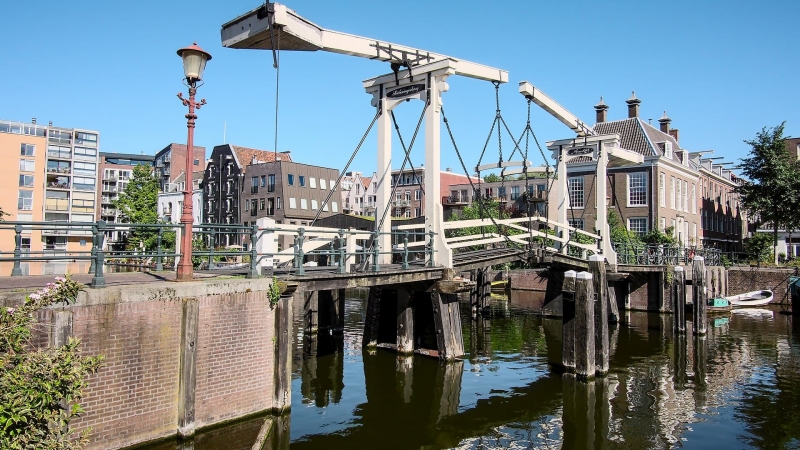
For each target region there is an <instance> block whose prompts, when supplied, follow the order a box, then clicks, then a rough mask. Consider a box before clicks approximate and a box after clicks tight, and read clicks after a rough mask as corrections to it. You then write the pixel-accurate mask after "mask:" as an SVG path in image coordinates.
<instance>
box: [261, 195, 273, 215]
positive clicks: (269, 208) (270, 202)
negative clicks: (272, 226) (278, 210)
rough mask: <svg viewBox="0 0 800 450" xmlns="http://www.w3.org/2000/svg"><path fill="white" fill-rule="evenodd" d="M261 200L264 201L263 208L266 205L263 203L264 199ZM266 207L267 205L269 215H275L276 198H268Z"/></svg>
mask: <svg viewBox="0 0 800 450" xmlns="http://www.w3.org/2000/svg"><path fill="white" fill-rule="evenodd" d="M261 201H262V204H261V209H262V210H263V209H264V206H265V205H264V204H263V202H264V199H263V198H262V199H261ZM266 207H267V215H268V216H274V215H275V199H274V198H268V199H267V202H266Z"/></svg>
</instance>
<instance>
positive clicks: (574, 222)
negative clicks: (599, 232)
mask: <svg viewBox="0 0 800 450" xmlns="http://www.w3.org/2000/svg"><path fill="white" fill-rule="evenodd" d="M567 223H569V226H571V227H573V228H577V229H579V230H582V229H583V219H567Z"/></svg>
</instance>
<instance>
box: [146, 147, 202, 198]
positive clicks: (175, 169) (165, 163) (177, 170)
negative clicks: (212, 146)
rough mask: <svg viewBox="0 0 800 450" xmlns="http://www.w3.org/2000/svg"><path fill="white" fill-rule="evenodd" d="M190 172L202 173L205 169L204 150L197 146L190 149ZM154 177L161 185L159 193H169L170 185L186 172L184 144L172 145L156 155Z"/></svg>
mask: <svg viewBox="0 0 800 450" xmlns="http://www.w3.org/2000/svg"><path fill="white" fill-rule="evenodd" d="M192 156H193V164H192V170H191V171H192V172H197V171H202V170H203V168H204V167H205V160H206V148H205V147H201V146H199V145H195V146H193V147H192ZM154 161H155V167H156V176H157V177H158V179H159V182H160V183H161V191H162V192H169V190H170V187H169V185H170V183H174V181H175V179H176V178H178V176H180V174H182V173H184V172H186V144H176V143H172V144H169V145H167V146H166V147H164V148H163V149H162V150H160V151H159V152H157V153H156V155H155V157H154Z"/></svg>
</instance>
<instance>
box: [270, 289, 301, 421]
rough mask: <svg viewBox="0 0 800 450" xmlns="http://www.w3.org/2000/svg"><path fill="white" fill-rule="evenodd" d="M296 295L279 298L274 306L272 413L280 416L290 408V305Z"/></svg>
mask: <svg viewBox="0 0 800 450" xmlns="http://www.w3.org/2000/svg"><path fill="white" fill-rule="evenodd" d="M294 295H297V294H292V295H288V296H281V299H280V300H279V301H278V304H277V305H275V341H274V342H275V344H274V345H275V351H274V353H275V385H274V386H275V388H274V394H273V395H274V397H273V400H272V411H273V412H274V413H276V414H281V413H283V412H284V411H288V410H289V409H290V408H291V407H292V334H291V331H292V304H293V301H294V300H293V297H294Z"/></svg>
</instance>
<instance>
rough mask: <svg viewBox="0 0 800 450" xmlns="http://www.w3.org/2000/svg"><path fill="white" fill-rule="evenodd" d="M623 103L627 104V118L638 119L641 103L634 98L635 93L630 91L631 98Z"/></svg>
mask: <svg viewBox="0 0 800 450" xmlns="http://www.w3.org/2000/svg"><path fill="white" fill-rule="evenodd" d="M625 103H627V104H628V118H634V117H639V105H640V104H641V103H642V101H641V100H639V99H638V98H636V91H631V98H629V99H627V100H625Z"/></svg>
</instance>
